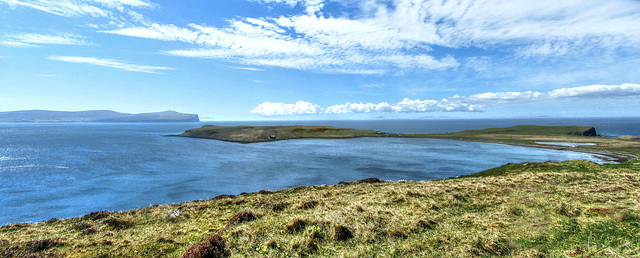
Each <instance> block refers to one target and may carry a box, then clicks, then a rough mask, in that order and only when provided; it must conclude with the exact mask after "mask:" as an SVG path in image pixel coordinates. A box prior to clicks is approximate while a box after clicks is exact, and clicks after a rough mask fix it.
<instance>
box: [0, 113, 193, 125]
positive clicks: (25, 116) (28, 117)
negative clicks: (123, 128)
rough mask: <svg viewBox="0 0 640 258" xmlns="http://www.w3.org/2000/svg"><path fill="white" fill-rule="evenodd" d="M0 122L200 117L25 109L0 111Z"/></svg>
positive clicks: (174, 120) (178, 120)
mask: <svg viewBox="0 0 640 258" xmlns="http://www.w3.org/2000/svg"><path fill="white" fill-rule="evenodd" d="M0 122H5V123H7V122H9V123H10V122H104V123H186V122H200V119H199V118H198V115H196V114H183V113H178V112H175V111H164V112H156V113H144V114H128V113H119V112H115V111H110V110H91V111H75V112H69V111H49V110H26V111H11V112H0Z"/></svg>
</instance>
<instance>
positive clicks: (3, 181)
mask: <svg viewBox="0 0 640 258" xmlns="http://www.w3.org/2000/svg"><path fill="white" fill-rule="evenodd" d="M203 124H216V125H239V124H252V125H284V124H310V125H313V124H317V125H332V126H341V127H351V128H359V129H374V130H380V131H386V132H403V133H440V132H453V131H459V130H462V129H478V128H487V127H505V126H513V125H518V124H538V125H566V124H574V125H594V126H595V127H596V129H597V130H598V132H599V133H600V134H602V135H604V136H620V135H636V136H640V119H606V120H605V119H564V120H559V119H533V120H411V121H404V120H401V121H397V120H389V121H387V120H376V121H296V122H208V123H191V124H0V207H1V208H0V225H4V224H9V223H18V222H36V221H42V220H47V219H49V218H53V217H55V218H67V217H75V216H80V215H84V214H87V213H89V212H93V211H99V210H111V211H117V210H128V209H133V208H141V207H146V206H148V205H151V204H166V203H174V202H184V201H190V200H196V199H209V198H212V197H214V196H216V195H220V194H238V193H241V192H254V191H258V190H263V189H264V190H278V189H285V188H290V187H294V186H300V185H319V184H335V183H338V182H340V181H353V180H359V179H363V178H368V177H377V178H380V179H384V180H401V179H405V180H431V179H441V178H447V177H452V176H458V175H462V174H469V173H473V172H478V171H482V170H485V169H488V168H492V167H496V166H500V165H503V164H505V163H509V162H525V161H537V162H541V161H547V160H554V161H559V160H568V159H578V158H579V159H589V160H594V161H599V160H598V159H597V158H594V157H592V156H590V155H587V154H581V153H572V152H562V151H553V150H543V149H532V148H523V147H515V146H505V145H495V144H485V143H472V142H458V141H446V140H434V139H396V138H376V139H373V138H359V139H343V140H292V141H279V142H270V143H259V144H237V143H228V142H221V141H215V140H203V139H189V138H176V137H164V135H167V134H176V133H181V132H182V131H184V130H186V129H189V128H194V127H200V126H201V125H203Z"/></svg>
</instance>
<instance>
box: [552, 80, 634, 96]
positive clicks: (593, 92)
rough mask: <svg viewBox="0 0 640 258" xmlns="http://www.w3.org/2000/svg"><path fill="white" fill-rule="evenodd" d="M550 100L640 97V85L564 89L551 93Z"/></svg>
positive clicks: (627, 84) (628, 84)
mask: <svg viewBox="0 0 640 258" xmlns="http://www.w3.org/2000/svg"><path fill="white" fill-rule="evenodd" d="M547 95H548V97H549V98H572V99H600V98H604V99H612V98H629V97H638V96H640V85H638V84H632V83H625V84H621V85H590V86H583V87H575V88H563V89H557V90H554V91H551V92H549V93H548V94H547Z"/></svg>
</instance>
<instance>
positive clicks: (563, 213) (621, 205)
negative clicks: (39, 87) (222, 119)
mask: <svg viewBox="0 0 640 258" xmlns="http://www.w3.org/2000/svg"><path fill="white" fill-rule="evenodd" d="M294 128H295V127H294ZM301 128H302V129H304V130H307V133H316V132H321V133H335V132H331V131H330V130H329V129H327V130H324V131H322V130H318V131H313V130H312V131H311V132H309V131H308V130H309V129H317V128H323V127H309V128H305V127H301ZM291 129H293V128H291ZM291 129H289V130H291ZM539 129H540V128H538V129H537V130H538V131H539ZM556 129H557V128H556ZM502 130H503V131H502V132H500V131H499V130H497V131H494V130H493V129H487V130H485V131H475V132H474V131H465V132H462V133H459V134H443V135H442V136H443V138H447V137H459V138H462V139H465V140H472V139H471V138H473V139H475V140H478V139H494V140H495V139H498V142H500V141H519V142H521V143H524V142H530V141H538V140H539V138H540V137H542V138H544V139H550V138H553V139H554V141H557V140H563V139H564V140H571V141H578V140H580V139H583V138H584V139H589V140H588V141H594V142H596V143H597V145H596V147H597V148H601V149H604V150H611V149H607V148H608V146H618V145H619V144H621V143H619V142H624V143H625V144H627V145H626V147H625V148H626V150H629V153H638V147H636V145H634V144H632V143H637V139H636V138H633V137H626V138H625V137H623V138H615V139H611V138H603V137H584V136H576V135H571V134H569V135H568V134H567V132H568V131H575V130H568V131H567V130H562V131H560V132H559V133H557V132H556V133H549V134H545V135H525V134H522V131H508V132H505V131H504V130H505V129H502ZM506 130H511V129H506ZM553 130H555V129H553ZM298 131H301V130H298ZM538 131H536V132H538ZM578 131H579V130H578ZM263 132H264V131H263ZM371 132H373V133H374V134H375V132H374V131H371ZM491 132H494V133H491ZM267 133H269V134H271V132H267ZM276 133H277V131H276ZM465 134H466V136H465ZM543 134H544V133H543ZM345 135H346V134H345ZM486 135H492V137H494V138H488V136H486ZM388 136H389V135H388ZM431 136H433V135H431ZM445 136H446V137H445ZM348 137H357V136H353V135H351V136H348ZM397 137H424V136H414V135H401V136H397ZM464 137H469V138H464ZM547 137H550V138H547ZM529 138H531V139H529ZM534 138H535V139H534ZM609 141H613V143H611V142H609ZM638 162H640V160H638V159H635V160H631V161H628V162H625V163H622V164H606V165H598V164H596V163H593V162H590V161H581V160H572V161H564V162H544V163H520V164H507V165H504V166H501V167H498V168H493V169H489V170H486V171H482V172H479V173H475V174H471V175H467V176H461V177H458V178H450V179H444V180H435V181H420V182H412V181H399V182H387V181H380V180H375V179H368V180H362V181H359V182H352V183H340V184H336V185H330V186H313V187H296V188H292V189H287V190H281V191H260V192H257V193H250V194H241V195H237V196H226V195H225V196H218V197H215V198H212V199H210V200H201V201H193V202H187V203H178V204H171V205H161V206H151V207H148V208H145V209H139V210H131V211H124V212H106V211H105V212H96V213H92V214H88V215H86V216H83V217H80V218H70V219H64V220H57V219H52V220H49V221H46V222H40V223H33V224H17V225H7V226H3V227H0V257H28V256H30V255H34V257H65V256H70V257H120V256H124V257H163V256H166V257H179V256H182V255H183V254H187V255H185V257H205V256H198V255H202V254H209V255H212V256H210V257H224V256H234V257H256V256H257V257H260V256H275V257H303V256H314V257H326V256H340V257H377V256H383V257H412V256H426V257H475V256H515V257H586V256H588V255H591V254H593V255H594V256H592V257H634V256H639V255H640V201H639V198H640V164H639V163H638ZM171 214H172V215H171Z"/></svg>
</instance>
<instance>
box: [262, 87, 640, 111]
mask: <svg viewBox="0 0 640 258" xmlns="http://www.w3.org/2000/svg"><path fill="white" fill-rule="evenodd" d="M638 97H640V85H639V84H632V83H625V84H621V85H589V86H582V87H574V88H562V89H557V90H553V91H550V92H547V93H540V92H532V91H526V92H487V93H480V94H475V95H471V96H458V95H455V96H453V97H450V98H446V99H442V100H439V101H438V100H419V99H415V100H411V99H408V98H405V99H404V100H402V101H401V102H398V103H395V104H390V103H387V102H382V103H378V104H375V103H345V104H340V105H333V106H329V107H327V108H321V107H319V106H318V105H315V104H313V103H310V102H305V101H298V102H297V103H296V104H284V103H271V102H265V103H262V104H260V105H259V106H258V107H256V108H255V109H253V110H251V111H250V112H251V113H253V114H257V115H261V116H286V115H310V114H347V113H427V112H483V111H484V108H485V107H489V106H497V105H508V104H515V103H526V102H533V101H539V100H567V99H573V100H591V99H622V98H638Z"/></svg>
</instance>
